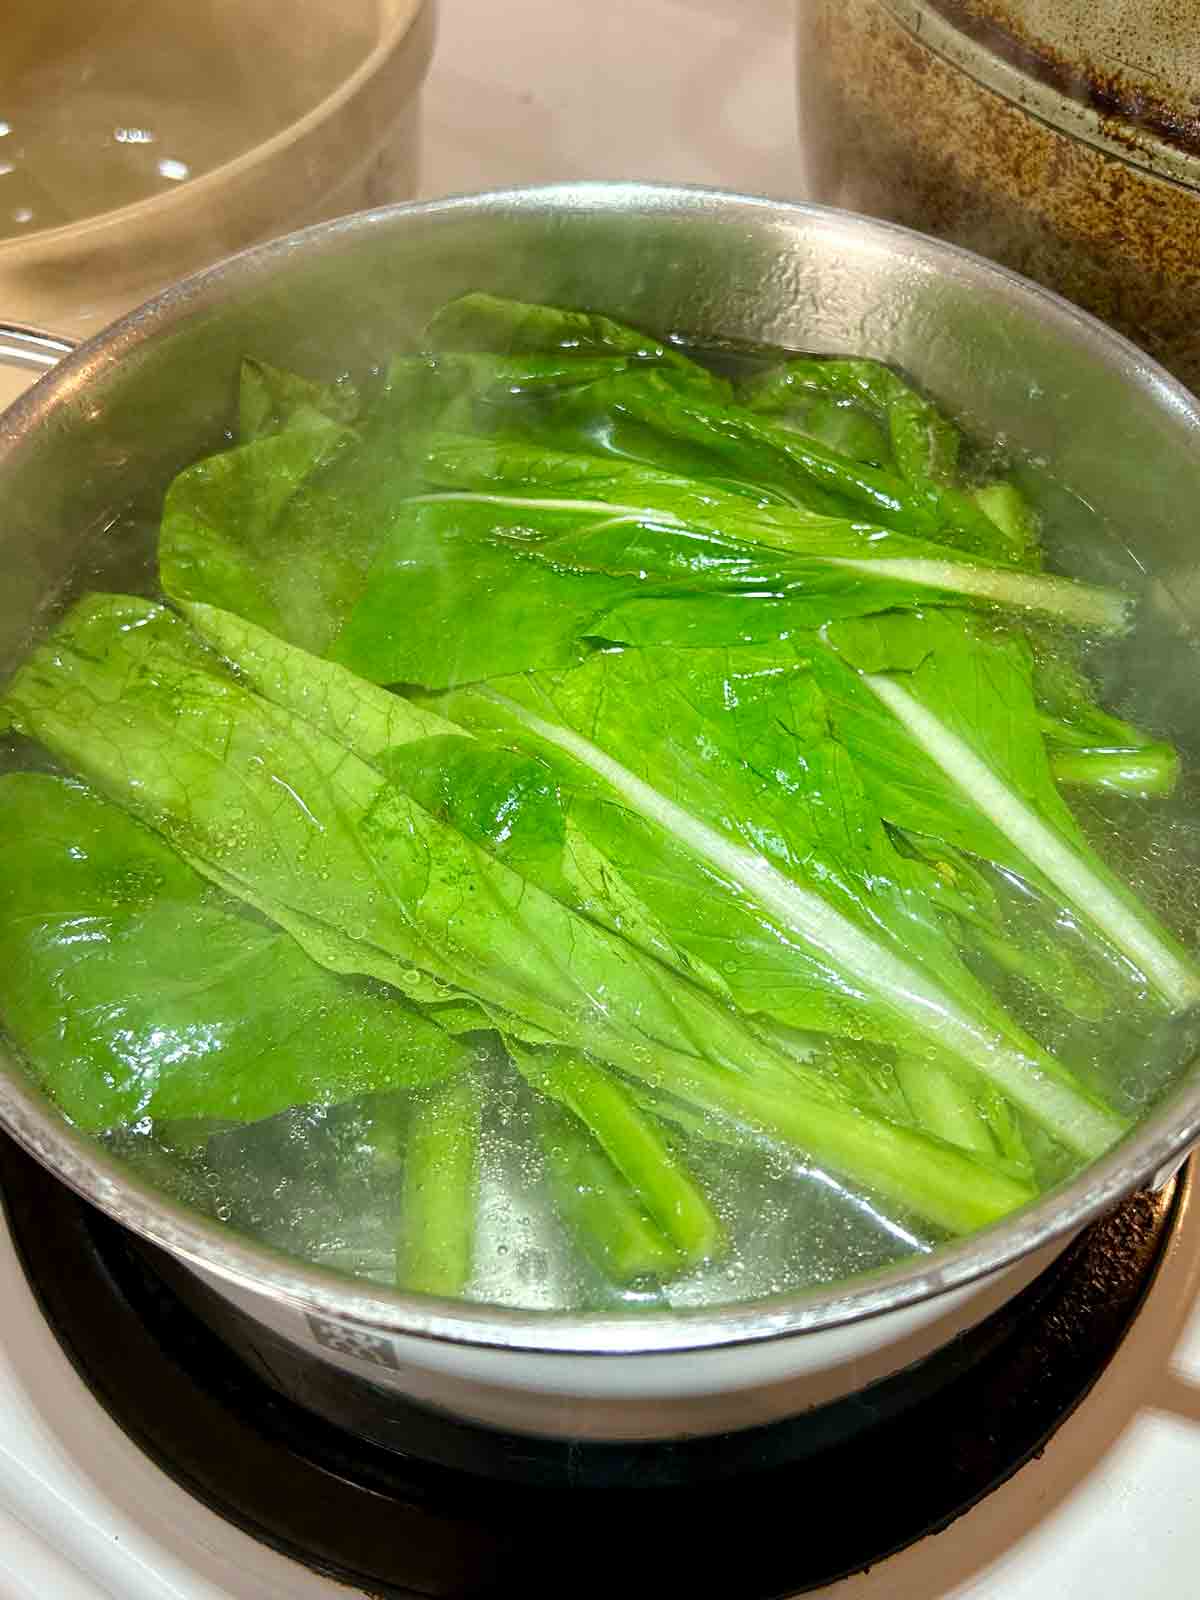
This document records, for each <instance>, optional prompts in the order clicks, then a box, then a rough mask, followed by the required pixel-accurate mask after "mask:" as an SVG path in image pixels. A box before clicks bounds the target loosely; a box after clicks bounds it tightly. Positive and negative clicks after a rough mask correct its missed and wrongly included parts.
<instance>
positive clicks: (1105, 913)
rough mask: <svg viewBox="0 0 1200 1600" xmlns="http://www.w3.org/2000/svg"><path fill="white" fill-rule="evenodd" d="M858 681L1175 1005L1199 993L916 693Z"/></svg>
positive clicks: (1194, 978)
mask: <svg viewBox="0 0 1200 1600" xmlns="http://www.w3.org/2000/svg"><path fill="white" fill-rule="evenodd" d="M863 681H864V683H866V684H867V685H868V686H869V687H870V689H871V690H872V692H873V693H874V694H875V695H876V696H877V698H878V699H880V700H881V701H882V702H883V704H884V705H885V706H887V708H888V710H889V711H891V712H892V714H893V715H894V716H895V717H896V718H897V720H898V721H900V722H902V723H903V724H904V726H905V728H907V729H908V731H909V733H910V734H911V735H912V737H913V738H914V739H915V740H916V742H917V743H918V744H919V745H920V746H921V748H922V749H923V750H924V751H925V753H926V754H927V755H928V756H930V757H931V758H932V759H933V760H934V761H935V762H936V763H937V764H938V766H939V767H941V769H942V771H943V772H944V773H945V774H946V776H947V777H948V778H950V779H951V781H952V782H954V783H956V784H957V785H958V787H959V788H960V789H961V790H962V791H963V792H964V794H967V795H969V796H970V798H971V800H972V802H973V803H974V804H975V805H976V806H977V807H978V809H979V810H980V811H982V812H983V813H984V815H985V816H987V817H989V818H990V819H991V821H992V822H994V823H995V825H996V826H997V827H998V828H999V829H1000V831H1001V832H1002V833H1003V834H1004V835H1005V836H1006V837H1007V838H1009V839H1011V840H1012V842H1013V844H1015V845H1016V846H1017V848H1018V849H1019V850H1021V851H1022V852H1023V853H1024V854H1025V855H1026V856H1028V858H1029V860H1030V861H1031V862H1032V863H1033V864H1034V866H1036V867H1037V868H1038V869H1039V870H1040V871H1041V872H1042V873H1044V875H1045V876H1046V877H1047V878H1048V879H1049V880H1050V882H1051V883H1052V884H1054V886H1055V888H1056V889H1058V890H1059V892H1060V893H1061V894H1063V895H1064V896H1065V897H1066V899H1068V900H1069V901H1070V902H1071V904H1072V905H1074V906H1075V907H1076V908H1077V909H1078V910H1079V911H1081V912H1082V913H1083V915H1084V916H1085V917H1087V918H1088V920H1089V921H1090V922H1092V923H1094V924H1095V926H1096V927H1097V928H1099V929H1100V931H1101V932H1102V933H1103V934H1105V935H1106V936H1107V937H1108V938H1109V939H1111V941H1112V942H1113V944H1114V945H1116V947H1117V949H1118V950H1121V951H1123V952H1124V954H1125V955H1127V956H1128V957H1129V959H1130V960H1131V961H1132V962H1133V963H1134V965H1135V966H1136V967H1138V968H1139V969H1140V970H1141V971H1142V972H1143V973H1145V975H1146V977H1147V978H1148V979H1149V980H1150V982H1151V983H1152V984H1153V985H1154V987H1155V988H1156V989H1158V990H1159V992H1160V993H1161V994H1162V995H1163V997H1164V999H1166V1000H1168V1001H1169V1002H1170V1003H1171V1004H1172V1005H1173V1006H1175V1007H1177V1008H1178V1009H1179V1010H1184V1009H1186V1008H1187V1007H1188V1006H1190V1005H1192V1004H1194V1003H1195V1002H1196V1001H1198V1000H1200V975H1198V974H1197V973H1196V971H1195V970H1194V969H1193V968H1192V967H1191V966H1190V965H1189V964H1188V963H1187V962H1186V961H1183V960H1181V959H1180V957H1179V956H1178V955H1177V954H1176V952H1175V951H1174V950H1172V949H1171V947H1170V945H1169V944H1168V943H1166V941H1165V940H1163V939H1162V938H1160V937H1159V935H1158V933H1157V932H1156V931H1155V929H1154V928H1153V927H1148V926H1147V925H1146V924H1145V923H1144V922H1143V921H1141V919H1140V918H1139V917H1138V916H1137V915H1136V914H1135V913H1134V912H1132V911H1131V910H1130V908H1129V906H1128V905H1127V904H1126V903H1125V902H1124V900H1123V899H1122V898H1121V896H1120V895H1119V894H1118V893H1116V892H1115V891H1114V890H1113V889H1112V888H1110V887H1109V885H1108V884H1107V883H1105V882H1104V880H1103V879H1102V878H1099V877H1098V876H1097V875H1096V873H1094V872H1093V871H1092V870H1091V869H1090V868H1089V867H1088V865H1087V864H1086V862H1084V861H1081V860H1080V858H1079V856H1078V855H1077V854H1076V853H1075V851H1074V850H1072V849H1071V847H1070V845H1069V844H1067V843H1066V842H1065V841H1064V840H1063V839H1062V838H1061V836H1060V835H1059V834H1058V833H1056V832H1055V830H1054V829H1053V828H1051V827H1050V826H1049V825H1048V824H1047V823H1045V822H1043V820H1042V818H1041V817H1039V816H1038V814H1037V812H1036V811H1034V810H1033V808H1032V807H1031V806H1029V805H1027V804H1026V802H1025V801H1024V800H1022V799H1021V797H1020V795H1018V794H1014V792H1013V791H1012V789H1010V788H1009V787H1008V785H1007V784H1006V783H1004V782H1002V781H1001V779H1000V778H998V777H997V776H996V774H995V773H994V772H993V771H992V769H991V767H989V766H988V765H987V763H986V762H985V761H982V760H981V759H980V758H979V756H977V755H976V754H975V752H974V751H973V750H972V749H971V748H970V746H969V745H967V744H966V743H965V742H964V741H963V740H962V739H960V738H959V736H958V735H957V734H956V733H954V732H953V731H952V730H951V729H949V728H947V727H946V725H945V723H943V722H941V721H939V720H938V718H937V717H935V716H934V715H933V713H932V712H931V711H929V710H928V709H927V708H926V707H925V706H923V705H922V704H921V702H920V701H919V700H918V699H917V698H916V696H915V695H912V694H910V693H909V691H908V690H907V689H906V688H904V687H903V685H902V684H899V683H897V682H895V680H894V679H892V678H887V677H881V676H878V675H876V674H872V673H864V674H863Z"/></svg>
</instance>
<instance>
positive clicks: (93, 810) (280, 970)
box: [0, 773, 464, 1131]
mask: <svg viewBox="0 0 1200 1600" xmlns="http://www.w3.org/2000/svg"><path fill="white" fill-rule="evenodd" d="M0 885H3V895H2V896H0V1011H2V1012H3V1015H4V1019H5V1023H6V1025H7V1027H8V1029H9V1031H10V1033H11V1034H12V1036H13V1038H14V1039H15V1040H16V1042H17V1044H18V1046H19V1047H20V1049H21V1050H22V1052H23V1053H24V1054H25V1056H26V1058H27V1059H28V1061H29V1062H30V1064H31V1066H32V1068H33V1070H34V1072H35V1073H36V1075H37V1077H38V1078H39V1080H40V1081H41V1082H42V1083H43V1085H44V1086H45V1088H46V1089H47V1092H48V1093H50V1094H51V1096H52V1097H53V1098H54V1099H55V1101H56V1102H57V1103H58V1104H59V1106H61V1108H62V1109H63V1111H65V1112H66V1114H67V1115H68V1116H69V1117H70V1118H71V1119H72V1120H73V1121H75V1122H76V1123H78V1124H79V1125H80V1126H81V1127H84V1128H87V1129H89V1130H92V1131H98V1130H101V1129H105V1128H112V1127H115V1126H117V1125H118V1124H121V1123H131V1122H135V1121H137V1120H139V1119H141V1118H143V1117H154V1118H155V1119H162V1118H171V1119H180V1118H207V1119H212V1118H225V1119H230V1120H238V1121H254V1120H256V1119H258V1118H260V1117H266V1116H270V1115H272V1114H273V1113H274V1112H276V1111H279V1110H281V1109H283V1108H284V1107H286V1106H290V1105H297V1104H301V1103H311V1102H328V1101H333V1100H339V1099H346V1098H349V1097H351V1096H354V1095H358V1094H362V1093H364V1092H366V1091H368V1090H374V1089H383V1088H390V1087H399V1086H401V1085H406V1084H416V1083H421V1082H424V1081H428V1080H429V1079H432V1078H435V1077H437V1076H438V1075H439V1074H440V1073H444V1072H447V1071H450V1070H453V1069H454V1068H456V1067H457V1065H458V1064H459V1062H461V1060H462V1059H463V1056H464V1052H463V1047H462V1046H461V1045H459V1044H458V1043H457V1042H456V1041H455V1040H453V1039H451V1038H450V1037H449V1036H448V1035H447V1034H445V1033H443V1032H442V1030H441V1029H440V1028H438V1027H436V1026H434V1025H433V1024H432V1023H430V1022H429V1021H427V1020H426V1019H425V1018H424V1017H422V1016H421V1015H420V1013H418V1012H417V1011H415V1010H413V1009H412V1008H411V1007H409V1006H407V1005H405V1004H404V1002H403V1001H401V1000H400V998H399V997H398V996H397V995H395V994H394V993H389V992H388V991H386V990H384V989H382V988H381V987H380V986H379V985H378V984H375V983H373V982H370V981H366V980H362V979H357V978H343V977H337V976H335V975H334V974H332V973H330V972H328V971H326V970H325V969H324V968H323V967H320V966H318V965H317V964H316V963H315V962H313V961H311V960H310V959H309V958H308V956H306V955H305V954H304V953H303V952H302V951H301V949H300V948H299V946H298V945H297V944H295V943H294V942H293V940H292V939H290V938H289V937H288V936H287V935H286V934H284V933H281V932H279V930H278V929H276V928H272V927H270V926H267V925H266V924H264V923H262V922H261V921H259V920H257V919H255V918H254V917H252V916H248V915H247V914H246V913H245V909H244V907H242V906H241V905H239V904H238V903H237V902H236V901H231V900H228V899H227V898H226V897H225V896H224V895H221V894H220V893H218V892H216V891H214V890H213V889H212V888H210V887H209V885H208V884H207V883H206V882H205V881H204V879H203V878H202V877H200V876H199V874H198V873H196V872H194V871H193V870H192V869H191V868H190V867H189V866H187V865H186V863H185V862H183V861H182V860H180V858H179V857H178V856H177V855H175V853H174V852H173V851H171V850H170V849H168V848H167V846H166V845H164V844H163V842H162V841H161V839H159V838H158V837H157V836H156V835H155V834H154V833H152V832H151V831H150V830H149V829H147V828H145V827H143V826H142V825H141V824H140V823H138V822H135V821H134V820H133V819H132V818H131V817H129V816H127V815H126V814H125V813H124V812H122V811H120V810H119V809H118V808H117V807H116V806H113V805H110V804H108V803H107V802H106V801H104V800H101V799H100V798H99V797H98V796H96V795H95V794H92V793H91V792H89V791H88V790H86V789H82V788H80V787H79V786H78V785H76V784H73V783H69V782H67V781H65V780H63V779H61V778H55V777H51V776H48V775H45V774H40V773H12V774H9V775H8V776H6V777H4V778H0Z"/></svg>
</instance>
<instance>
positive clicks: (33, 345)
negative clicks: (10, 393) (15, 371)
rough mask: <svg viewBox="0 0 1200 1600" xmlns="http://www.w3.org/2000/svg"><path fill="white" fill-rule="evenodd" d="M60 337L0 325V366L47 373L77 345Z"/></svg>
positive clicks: (9, 324) (17, 324) (22, 326)
mask: <svg viewBox="0 0 1200 1600" xmlns="http://www.w3.org/2000/svg"><path fill="white" fill-rule="evenodd" d="M78 342H79V341H78V340H77V339H68V338H67V337H66V336H65V335H63V334H58V333H46V332H45V331H44V330H43V329H41V328H30V327H27V326H26V324H25V323H23V322H0V366H3V367H23V368H24V369H25V370H26V371H27V372H49V371H50V369H51V368H52V367H56V366H57V365H58V363H59V362H60V361H61V360H62V358H63V357H64V356H69V355H70V354H71V351H72V350H74V348H75V346H76V345H77V344H78Z"/></svg>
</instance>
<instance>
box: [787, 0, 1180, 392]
mask: <svg viewBox="0 0 1200 1600" xmlns="http://www.w3.org/2000/svg"><path fill="white" fill-rule="evenodd" d="M798 24H799V26H798V78H799V107H800V120H801V142H802V151H803V159H805V160H807V161H808V162H809V163H810V165H809V174H808V175H809V186H808V192H809V193H810V194H811V195H812V197H813V198H814V199H817V200H822V201H827V202H829V203H831V204H835V205H844V206H849V207H852V208H853V209H855V210H860V211H865V212H867V213H869V214H871V215H873V216H879V217H886V218H889V219H891V220H892V221H896V222H902V223H904V224H906V225H907V226H910V227H914V228H920V229H922V230H925V231H927V232H930V233H933V234H936V235H938V236H939V237H941V238H945V239H949V240H952V241H953V242H954V243H956V244H961V245H964V246H966V247H967V248H969V249H972V250H977V251H978V252H980V254H983V255H986V256H989V257H991V258H992V259H993V260H996V261H1001V262H1003V263H1005V264H1006V265H1007V266H1010V267H1013V268H1014V269H1015V270H1017V271H1019V272H1021V273H1024V274H1025V275H1026V276H1028V277H1031V278H1034V279H1036V280H1037V281H1039V282H1041V283H1044V284H1047V285H1048V286H1049V287H1051V288H1053V289H1057V290H1058V291H1059V292H1060V293H1061V294H1064V295H1066V296H1067V297H1068V298H1069V299H1071V300H1073V301H1075V302H1076V303H1077V304H1079V305H1081V306H1085V307H1086V308H1087V309H1088V310H1090V311H1092V312H1094V313H1095V314H1096V315H1097V316H1100V317H1103V318H1104V320H1105V321H1106V322H1109V323H1111V324H1112V325H1113V326H1114V327H1116V328H1119V329H1120V330H1121V331H1122V332H1123V333H1125V334H1127V335H1128V336H1129V337H1130V338H1132V339H1135V340H1136V341H1137V342H1138V343H1139V344H1141V345H1142V346H1143V347H1144V348H1145V349H1147V350H1148V351H1149V352H1150V353H1151V354H1152V355H1154V356H1155V357H1156V359H1158V360H1159V361H1161V362H1162V363H1163V365H1164V366H1166V367H1168V368H1169V369H1170V370H1171V371H1173V372H1174V373H1175V374H1176V375H1177V376H1178V377H1180V378H1181V379H1182V380H1183V381H1184V382H1185V383H1187V384H1188V385H1189V386H1191V387H1192V388H1197V387H1200V117H1198V116H1197V106H1196V100H1195V83H1196V72H1197V67H1198V63H1197V60H1196V53H1197V39H1196V32H1195V11H1194V8H1193V7H1191V6H1190V5H1188V4H1186V3H1185V0H1160V3H1158V4H1155V5H1153V6H1145V5H1139V4H1131V3H1129V0H1105V3H1103V4H1099V5H1097V4H1095V3H1091V0H1061V3H1060V0H1004V3H999V0H799V7H798Z"/></svg>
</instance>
